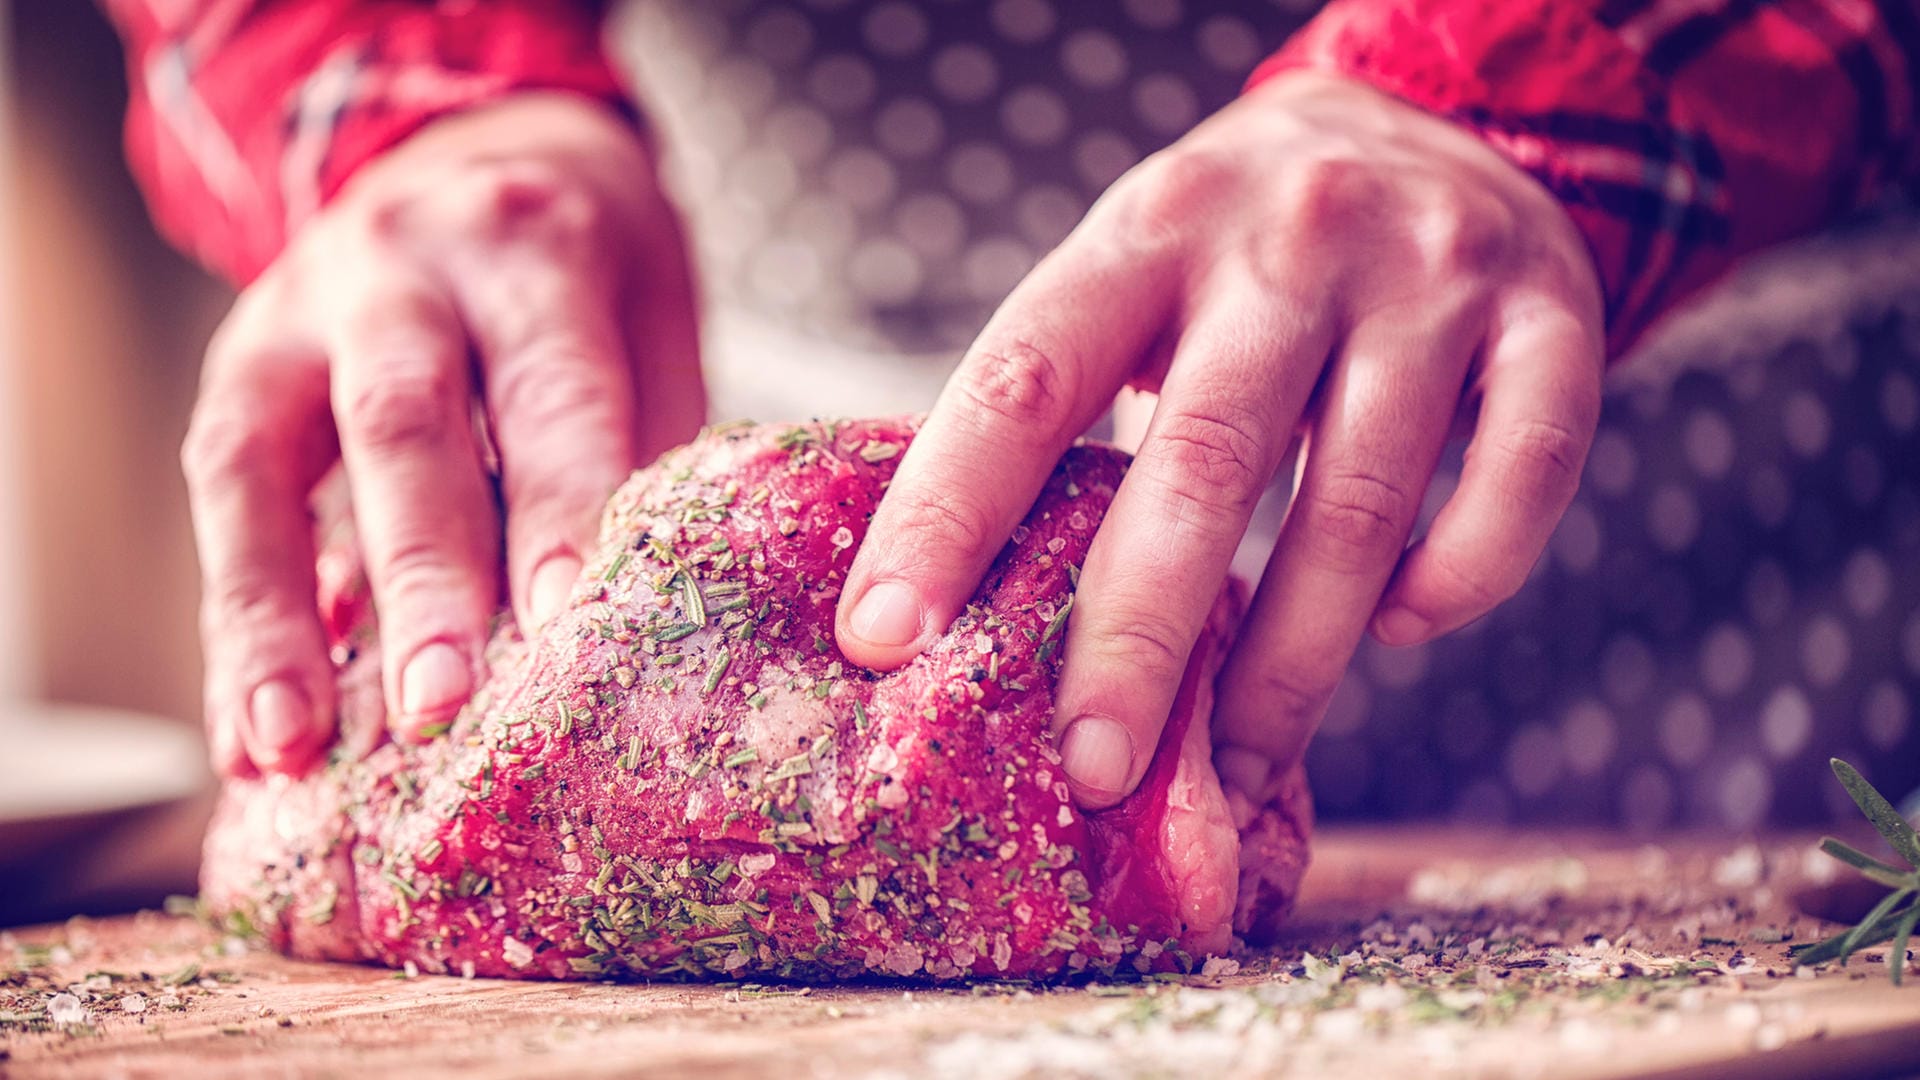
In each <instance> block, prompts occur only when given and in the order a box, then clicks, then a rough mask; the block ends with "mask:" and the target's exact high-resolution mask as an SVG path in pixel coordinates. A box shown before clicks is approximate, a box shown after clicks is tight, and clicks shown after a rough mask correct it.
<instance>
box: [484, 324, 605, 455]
mask: <svg viewBox="0 0 1920 1080" xmlns="http://www.w3.org/2000/svg"><path fill="white" fill-rule="evenodd" d="M597 355H598V354H596V353H595V352H593V351H592V350H590V349H589V348H587V347H586V345H585V343H584V342H578V341H569V340H556V339H552V338H549V339H547V340H544V341H542V342H541V343H539V344H537V345H535V346H532V347H530V348H528V349H526V350H525V351H523V353H522V354H521V356H520V358H519V362H518V363H515V364H512V365H507V366H503V368H502V369H501V370H500V372H498V373H497V374H496V375H495V377H494V378H493V380H492V381H491V396H492V397H493V399H494V402H495V408H496V410H497V411H498V413H499V415H500V417H501V419H502V423H510V424H513V425H515V426H518V427H523V428H526V429H529V430H533V431H553V430H557V429H559V428H561V427H562V426H563V425H575V426H577V425H579V424H581V423H582V422H583V421H585V422H590V423H592V424H594V425H595V426H596V427H599V426H604V424H605V422H610V421H611V419H612V416H611V411H612V409H613V408H614V405H615V402H616V399H617V395H616V392H615V391H616V389H617V387H616V385H615V384H614V379H613V375H614V371H613V370H612V367H611V365H606V364H602V363H599V362H598V361H597V360H596V359H595V358H596V357H597ZM576 434H577V431H576Z"/></svg>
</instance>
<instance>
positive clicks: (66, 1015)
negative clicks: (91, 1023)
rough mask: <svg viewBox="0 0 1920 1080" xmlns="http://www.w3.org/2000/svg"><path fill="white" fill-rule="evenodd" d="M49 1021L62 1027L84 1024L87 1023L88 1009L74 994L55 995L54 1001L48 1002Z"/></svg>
mask: <svg viewBox="0 0 1920 1080" xmlns="http://www.w3.org/2000/svg"><path fill="white" fill-rule="evenodd" d="M47 1019H48V1020H51V1021H53V1022H54V1023H56V1024H60V1025H62V1026H64V1025H67V1024H84V1023H86V1022H87V1007H86V1006H85V1005H82V1004H80V999H79V998H77V997H75V996H73V995H72V994H67V993H60V994H55V995H53V1000H51V1001H49V1002H47Z"/></svg>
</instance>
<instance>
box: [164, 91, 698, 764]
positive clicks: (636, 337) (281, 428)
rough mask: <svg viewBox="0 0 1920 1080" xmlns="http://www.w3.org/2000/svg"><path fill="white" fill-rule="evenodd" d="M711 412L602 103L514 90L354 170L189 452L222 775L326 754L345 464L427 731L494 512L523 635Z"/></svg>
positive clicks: (251, 308) (234, 353) (281, 262)
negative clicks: (321, 542) (311, 504)
mask: <svg viewBox="0 0 1920 1080" xmlns="http://www.w3.org/2000/svg"><path fill="white" fill-rule="evenodd" d="M704 408H705V404H704V392H703V390H702V387H701V383H700V370H699V360H698V355H697V345H696V336H695V311H694V295H693V287H692V284H691V280H690V276H689V271H688V267H687V262H686V255H685V251H684V248H683V245H682V243H681V237H680V228H679V224H678V221H677V219H676V217H675V215H674V212H673V210H672V209H671V207H670V206H669V204H668V202H667V200H666V198H665V196H664V195H663V194H662V192H661V191H660V188H659V186H658V183H657V182H656V179H655V171H654V166H653V159H652V155H651V153H650V152H649V150H648V148H647V146H646V145H645V144H644V143H643V142H642V140H641V139H640V138H639V137H638V136H637V135H636V134H635V133H634V132H633V131H632V130H631V129H630V128H628V127H627V126H626V125H624V124H622V123H621V122H620V121H619V120H618V119H616V118H615V117H613V116H612V115H610V114H608V113H607V112H606V111H605V110H604V109H603V108H601V107H599V106H597V105H594V104H591V103H588V102H585V101H582V100H577V99H574V98H571V97H567V96H564V95H559V94H526V95H522V96H519V97H515V98H512V99H509V100H505V101H502V102H500V103H498V104H494V105H491V106H488V107H485V108H481V109H476V110H474V111H472V112H467V113H462V114H459V115H457V116H453V117H449V118H446V119H443V120H439V121H437V122H435V123H433V124H431V125H429V126H428V127H426V128H424V129H423V130H421V131H420V132H419V133H417V134H415V135H413V136H412V137H410V138H409V139H407V140H406V141H405V142H403V143H401V144H399V145H398V146H396V147H395V148H394V149H392V150H391V151H389V152H388V153H386V154H385V155H383V156H382V157H381V158H380V159H378V160H377V161H374V162H372V163H370V164H369V165H367V166H366V167H365V168H363V169H362V170H361V171H359V172H358V173H356V174H355V176H354V178H353V179H352V180H351V181H350V182H349V183H348V185H347V186H346V188H345V189H343V190H342V191H341V192H340V194H339V195H338V197H337V198H336V199H335V200H334V201H333V202H332V203H330V204H329V205H328V206H327V207H326V209H325V210H324V211H322V212H321V213H319V214H318V215H316V216H315V217H314V218H313V219H312V220H311V221H310V222H309V223H308V224H307V225H306V226H305V227H304V228H303V229H302V230H301V231H300V233H299V234H298V235H297V236H296V237H295V238H294V240H293V242H292V243H291V244H290V245H289V246H288V247H287V249H286V251H285V252H283V253H282V254H281V256H280V257H279V259H278V260H277V261H276V262H275V263H274V264H273V265H272V266H271V267H269V268H268V270H267V271H266V272H265V273H264V274H262V275H261V276H260V278H259V279H257V280H256V281H255V282H254V283H253V284H252V285H251V286H249V287H248V288H247V289H246V290H245V292H243V293H242V294H241V296H240V298H239V300H238V301H237V302H236V303H235V305H234V308H233V311H232V313H231V314H230V315H229V316H228V317H227V319H226V321H225V323H224V324H223V325H222V326H221V327H220V330H219V332H218V333H217V334H216V335H215V337H214V340H213V342H212V344H211V345H210V346H209V348H208V351H207V358H206V364H205V369H204V375H203V379H202V386H201V392H200V399H199V402H198V404H197V405H196V406H195V409H194V415H193V422H192V427H191V430H190V432H189V433H188V436H187V440H186V445H185V448H184V449H183V451H182V459H183V462H184V465H185V469H186V474H187V480H188V490H189V497H190V500H191V503H192V508H193V518H194V531H195V536H196V540H197V543H198V546H199V551H200V559H201V566H202V571H203V577H204V588H203V594H202V604H201V635H202V639H203V644H204V648H205V653H206V714H207V722H208V732H209V741H210V743H211V746H212V752H213V757H214V762H215V765H216V766H217V767H218V768H220V769H221V770H222V771H224V772H227V773H229V774H235V773H246V772H250V771H252V770H254V769H264V770H271V771H278V772H298V771H301V770H303V769H305V768H306V767H307V766H309V765H310V764H311V763H312V762H313V760H314V759H315V758H316V756H317V755H318V754H319V753H320V751H322V750H323V749H324V748H325V747H326V745H327V744H328V743H329V742H330V741H331V739H332V735H333V715H334V714H333V667H332V665H331V663H330V662H329V659H328V656H327V651H326V642H325V638H324V636H323V633H322V629H321V624H320V619H319V614H318V612H317V610H316V606H315V605H316V600H315V580H314V550H313V538H312V535H311V531H312V524H311V519H310V516H309V512H308V509H307V500H308V496H309V493H310V492H311V491H312V489H313V487H314V485H315V483H316V482H317V481H318V480H319V478H320V477H321V476H322V475H323V473H325V471H326V470H327V469H328V468H330V467H331V466H332V464H333V463H334V461H335V460H336V458H338V459H339V460H340V461H341V463H342V464H343V465H344V467H345V471H346V474H347V482H348V486H349V488H350V490H351V493H352V496H351V497H352V502H353V508H354V516H355V521H356V528H357V532H358V536H359V542H360V545H361V549H362V555H363V557H364V561H365V565H366V569H367V573H368V578H369V582H370V584H371V586H372V590H373V597H374V602H375V604H376V605H377V606H378V608H379V611H380V621H381V627H382V636H381V642H380V646H381V652H382V671H383V679H384V685H385V693H386V699H387V709H388V714H389V727H390V729H391V730H392V731H393V733H394V734H395V735H396V736H400V737H404V738H419V737H422V736H423V735H425V734H430V733H431V732H432V731H433V729H434V728H435V726H436V725H439V724H442V723H444V722H445V721H446V720H448V719H449V718H450V717H451V716H452V714H453V713H454V712H455V711H457V710H458V708H459V707H460V705H461V704H462V703H464V702H465V700H466V699H467V697H468V696H469V695H470V694H471V693H472V691H473V689H474V688H475V687H476V686H477V685H478V683H479V680H480V678H481V675H482V671H481V665H482V660H481V654H482V648H483V646H484V644H485V641H486V636H487V632H488V629H489V625H488V624H489V621H490V619H491V618H492V616H493V614H494V612H495V611H496V610H497V608H498V603H499V595H498V594H499V590H500V585H501V582H502V580H503V579H502V575H501V571H500V564H501V546H502V542H503V536H502V533H503V529H502V520H501V515H502V514H504V519H505V520H504V544H505V558H506V575H505V578H504V581H505V582H506V584H507V587H508V589H509V591H510V593H511V600H512V604H513V610H514V613H515V615H516V617H517V618H518V619H519V620H520V623H521V625H522V626H526V627H533V626H537V625H539V624H540V623H541V622H543V621H544V620H545V618H546V616H547V615H549V614H551V613H552V612H553V611H554V610H555V609H557V608H558V607H559V606H560V605H561V604H563V603H564V602H565V600H566V598H567V594H568V591H569V590H570V588H571V586H572V585H573V582H574V579H575V577H576V576H577V575H578V571H579V568H580V562H581V552H583V551H584V550H586V548H587V545H588V544H590V542H591V541H592V539H593V531H594V528H595V526H596V522H597V520H598V517H599V513H600V510H601V507H602V506H603V504H604V502H605V500H606V496H607V494H608V493H609V492H611V491H612V490H613V489H614V487H616V486H617V485H618V484H619V483H620V481H621V480H623V479H624V478H625V477H626V476H627V474H628V472H629V471H630V470H632V469H633V468H634V467H635V466H636V465H639V464H642V463H644V462H645V461H646V460H648V459H650V458H652V457H653V456H654V455H655V454H657V453H658V452H659V451H660V450H663V449H665V448H667V447H669V446H672V445H675V444H677V443H679V442H682V441H684V440H685V439H686V438H688V437H689V436H691V435H692V434H693V432H694V431H695V430H696V429H697V428H698V426H699V424H700V422H701V420H702V419H703V414H704ZM481 420H483V421H484V423H481V422H480V421H481ZM482 428H484V432H485V435H484V437H483V436H482V434H481V430H482ZM484 439H490V440H491V442H492V445H493V447H494V449H495V450H496V452H497V455H498V471H499V481H500V500H501V502H503V503H504V506H496V502H495V497H494V494H493V491H492V488H491V482H490V480H489V477H488V462H487V461H486V460H485V457H484V453H483V449H482V446H483V441H484Z"/></svg>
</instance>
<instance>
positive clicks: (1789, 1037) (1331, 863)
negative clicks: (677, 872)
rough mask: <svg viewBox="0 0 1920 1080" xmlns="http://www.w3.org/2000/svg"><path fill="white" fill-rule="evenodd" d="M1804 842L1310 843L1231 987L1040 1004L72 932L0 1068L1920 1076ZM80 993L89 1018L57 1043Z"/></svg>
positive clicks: (1015, 992)
mask: <svg viewBox="0 0 1920 1080" xmlns="http://www.w3.org/2000/svg"><path fill="white" fill-rule="evenodd" d="M1810 847H1811V840H1810V838H1807V837H1776V838H1769V839H1766V840H1764V841H1762V842H1760V843H1758V844H1738V843H1735V842H1732V841H1728V840H1724V839H1715V838H1699V837H1675V838H1666V839H1663V840H1662V841H1661V842H1659V843H1658V844H1646V843H1639V842H1628V841H1624V840H1621V839H1619V838H1612V837H1605V836H1583V837H1571V838H1568V837H1562V838H1552V837H1547V836H1542V835H1537V834H1500V833H1489V832H1487V831H1484V830H1461V829H1425V830H1406V829H1400V830H1364V831H1353V830H1347V831H1337V830H1330V831H1329V833H1328V835H1326V836H1325V837H1323V839H1322V842H1321V843H1320V845H1319V846H1318V848H1317V851H1316V862H1315V868H1314V871H1313V873H1312V876H1311V877H1310V879H1309V884H1308V891H1307V896H1306V898H1305V900H1304V902H1303V904H1302V907H1301V910H1300V912H1299V916H1298V919H1297V920H1296V926H1295V929H1294V930H1293V932H1292V933H1291V934H1290V935H1289V937H1288V939H1287V940H1285V941H1282V942H1280V943H1277V944H1276V945H1274V946H1272V947H1270V948H1267V949H1262V950H1250V951H1248V952H1246V953H1244V954H1243V955H1241V956H1240V957H1239V961H1240V964H1241V970H1240V971H1239V972H1237V973H1231V974H1222V973H1221V972H1219V971H1218V970H1216V972H1215V973H1214V975H1213V976H1212V977H1201V976H1198V975H1196V976H1193V977H1190V978H1187V979H1185V980H1182V981H1180V982H1177V983H1176V982H1171V981H1167V982H1147V983H1137V982H1136V983H1125V982H1106V983H1101V984H1097V985H1092V986H1078V987H1070V988H1052V989H1049V988H1040V987H1021V986H1012V985H1003V984H991V985H985V986H979V987H971V988H965V987H963V988H958V989H953V988H934V987H928V986H903V985H899V984H894V985H864V986H836V987H765V986H753V985H748V986H738V985H733V986H715V985H686V984H651V985H632V984H629V985H611V984H553V983H519V982H510V981H500V980H487V979H471V980H469V979H459V978H436V977H431V976H423V977H417V978H407V977H405V975H404V974H403V973H394V972H389V971H384V970H377V969H372V968H359V967H350V966H337V965H320V964H307V963H299V962H294V961H289V960H285V959H282V958H280V957H277V956H273V955H270V954H266V953H263V952H261V951H259V950H256V949H250V948H246V947H244V945H243V944H242V943H239V942H234V941H221V940H219V939H217V938H216V937H215V936H214V935H213V934H211V933H210V932H209V931H208V930H206V929H204V928H203V927H201V926H200V925H199V924H197V923H195V922H193V921H192V920H190V919H185V918H175V917H171V916H166V915H162V914H159V913H153V912H149V913H142V914H139V915H134V916H128V917H124V918H118V919H109V920H96V921H78V920H76V921H74V922H70V923H65V924H59V925H54V926H45V927H37V928H33V929H29V930H23V931H15V932H14V933H13V934H11V935H9V938H8V939H6V940H3V941H0V971H3V970H8V969H7V967H6V966H5V965H9V964H10V965H12V967H11V973H10V974H9V975H8V976H7V981H5V982H3V983H0V1053H3V1054H4V1057H0V1076H6V1077H8V1078H12V1077H21V1078H27V1077H55V1076H114V1077H175V1076H193V1077H223V1076H261V1075H274V1076H338V1077H364V1076H384V1075H399V1076H408V1077H435V1076H459V1077H462V1078H465V1080H475V1078H484V1077H507V1076H543V1077H545V1076H553V1077H560V1076H629V1075H647V1076H702V1077H733V1076H740V1077H761V1076H770V1075H772V1076H781V1075H788V1076H792V1077H795V1078H798V1077H840V1076H851V1077H865V1076H871V1077H900V1078H911V1080H932V1078H939V1077H963V1076H994V1077H1000V1076H1020V1075H1031V1076H1048V1077H1060V1076H1110V1075H1145V1076H1158V1075H1213V1076H1267V1075H1295V1076H1315V1077H1318V1076H1356V1077H1367V1078H1369V1080H1377V1078H1379V1077H1381V1076H1386V1075H1394V1074H1396V1073H1399V1074H1403V1075H1409V1076H1428V1075H1438V1076H1513V1077H1573V1078H1583V1077H1593V1078H1600V1077H1626V1076H1671V1077H1682V1076H1684V1077H1709V1076H1740V1077H1774V1076H1778V1077H1791V1076H1875V1075H1888V1076H1898V1075H1909V1074H1913V1073H1916V1072H1920V979H1910V980H1908V983H1907V986H1906V987H1904V988H1895V987H1893V986H1892V985H1891V984H1890V981H1889V979H1888V978H1887V969H1886V965H1885V957H1886V949H1885V948H1884V947H1882V948H1880V949H1878V950H1875V951H1873V953H1872V955H1869V956H1867V957H1865V958H1864V959H1862V958H1856V959H1855V960H1854V961H1853V962H1852V963H1851V964H1850V965H1848V966H1847V967H1846V968H1834V967H1831V966H1830V967H1828V968H1823V969H1822V970H1821V971H1819V972H1818V973H1810V972H1809V973H1800V974H1798V975H1796V974H1795V973H1794V972H1793V970H1792V968H1791V965H1790V963H1789V962H1788V960H1787V959H1786V950H1787V947H1788V943H1789V942H1791V941H1806V940H1811V939H1813V938H1815V937H1818V936H1824V934H1826V933H1828V932H1831V931H1832V930H1833V929H1834V926H1833V925H1832V924H1829V923H1823V922H1821V921H1819V920H1817V919H1815V918H1812V917H1810V916H1807V915H1804V914H1801V913H1800V909H1801V908H1802V907H1803V906H1806V905H1808V904H1810V903H1811V904H1813V906H1816V907H1818V904H1819V903H1829V904H1832V903H1839V904H1840V905H1841V906H1845V900H1844V898H1841V899H1838V900H1836V899H1835V898H1834V896H1833V895H1831V889H1830V888H1829V889H1828V891H1827V892H1826V893H1822V892H1821V891H1820V887H1821V885H1822V880H1823V878H1824V876H1825V874H1824V867H1823V866H1822V864H1821V863H1820V861H1819V858H1818V857H1809V856H1808V851H1809V850H1810ZM1308 952H1311V953H1313V954H1314V955H1315V956H1316V957H1320V958H1328V957H1331V958H1332V963H1331V964H1328V963H1325V962H1323V961H1322V960H1320V959H1314V960H1307V959H1306V957H1305V954H1306V953H1308ZM1343 956H1344V957H1345V959H1344V960H1343V959H1341V957H1343ZM89 976H91V978H92V982H91V983H88V982H87V980H88V978H89ZM169 980H171V981H169ZM176 984H177V985H176ZM70 986H72V987H77V988H78V989H79V990H80V991H82V995H83V996H84V998H85V1000H84V1002H83V1004H84V1007H85V1008H86V1009H87V1010H88V1013H87V1018H86V1022H85V1023H84V1024H81V1025H76V1026H53V1025H51V1024H49V1023H48V1021H47V1020H46V1019H45V1018H44V1010H45V1003H46V1002H47V1001H48V1000H49V996H50V994H51V993H53V992H56V991H59V990H62V989H66V988H68V987H70ZM133 997H137V998H139V1002H138V1003H137V1004H138V1005H139V1006H142V1008H141V1011H139V1012H138V1013H134V1012H130V1011H128V1005H127V1004H126V1002H127V999H129V998H133ZM36 1009H38V1010H40V1012H39V1013H36V1012H35V1010H36Z"/></svg>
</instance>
